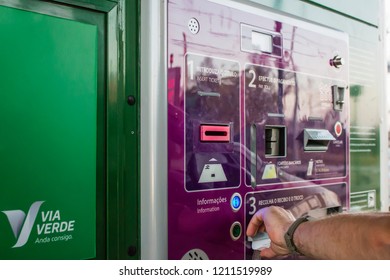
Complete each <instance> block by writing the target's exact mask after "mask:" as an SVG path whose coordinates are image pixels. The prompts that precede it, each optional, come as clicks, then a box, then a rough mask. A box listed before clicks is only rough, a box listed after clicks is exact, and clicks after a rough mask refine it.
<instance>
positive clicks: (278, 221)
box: [246, 206, 295, 258]
mask: <svg viewBox="0 0 390 280" xmlns="http://www.w3.org/2000/svg"><path fill="white" fill-rule="evenodd" d="M294 221H295V218H294V217H293V215H292V214H291V213H290V212H288V211H286V210H284V209H283V208H280V207H275V206H270V207H266V208H262V209H260V210H259V211H257V212H256V213H255V215H253V217H252V219H251V220H250V222H249V224H248V228H247V231H246V235H247V236H250V237H253V236H255V235H256V233H257V232H258V231H262V232H264V231H266V232H267V233H268V236H269V238H270V239H271V246H270V248H267V249H263V250H261V252H260V255H261V257H264V258H273V257H276V256H281V255H287V254H288V253H289V251H288V249H287V245H286V242H285V241H284V234H285V233H286V232H287V230H288V228H289V227H290V225H291V224H292V223H293V222H294Z"/></svg>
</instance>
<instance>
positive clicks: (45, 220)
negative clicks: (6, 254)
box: [2, 201, 76, 248]
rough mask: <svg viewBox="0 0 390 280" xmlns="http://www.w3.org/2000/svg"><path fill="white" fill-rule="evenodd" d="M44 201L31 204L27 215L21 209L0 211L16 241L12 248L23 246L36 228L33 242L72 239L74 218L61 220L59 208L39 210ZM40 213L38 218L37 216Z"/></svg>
mask: <svg viewBox="0 0 390 280" xmlns="http://www.w3.org/2000/svg"><path fill="white" fill-rule="evenodd" d="M43 203H44V201H36V202H34V203H33V204H31V206H30V209H29V210H28V212H27V215H26V213H25V212H23V211H22V210H6V211H2V212H3V213H4V214H5V215H6V216H7V218H8V221H9V224H10V225H11V229H12V232H13V234H14V236H15V238H16V243H15V245H14V246H13V247H12V248H19V247H22V246H24V245H25V244H26V243H27V242H28V240H29V238H30V235H31V233H32V232H33V231H34V229H36V232H35V235H36V236H37V238H36V240H35V242H34V243H35V244H41V243H43V244H45V243H49V242H59V241H69V240H72V239H73V236H72V234H71V233H72V232H73V231H74V226H75V222H76V221H75V220H65V221H64V220H62V219H61V211H60V210H48V211H40V209H41V206H42V204H43ZM39 213H40V214H41V215H40V216H41V217H40V219H39V218H38V216H39Z"/></svg>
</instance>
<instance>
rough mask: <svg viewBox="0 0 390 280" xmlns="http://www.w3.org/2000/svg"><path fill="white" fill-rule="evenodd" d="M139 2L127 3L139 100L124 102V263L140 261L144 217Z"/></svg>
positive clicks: (133, 84) (129, 87)
mask: <svg viewBox="0 0 390 280" xmlns="http://www.w3.org/2000/svg"><path fill="white" fill-rule="evenodd" d="M139 10H140V3H139V1H126V38H127V44H126V67H125V68H126V77H125V85H126V89H125V92H127V93H130V94H131V95H133V96H134V97H135V100H136V103H135V104H134V105H133V106H129V105H128V104H127V103H126V102H123V104H124V106H125V108H124V121H125V127H126V129H125V137H126V140H125V147H124V148H125V151H126V162H125V170H126V172H125V178H124V185H125V191H124V194H125V199H126V201H127V203H126V207H125V208H124V213H123V214H124V217H123V218H124V221H125V229H124V233H125V235H124V244H123V245H124V246H123V247H122V248H126V249H127V250H126V251H123V250H122V251H121V254H120V256H119V258H121V259H124V258H126V259H139V258H140V256H141V255H140V238H139V234H140V233H139V231H140V226H139V225H140V213H139V207H140V205H139V197H140V193H139V185H140V176H139V173H140V170H139V162H140V160H139V156H140V148H139V145H140V144H139V137H140V129H139V121H140V118H139V106H140V103H139V102H138V101H139V100H140V96H139V92H140V90H139V79H140V77H139V73H140V69H139V63H138V61H139V44H138V41H139V40H138V38H139V31H138V28H139V24H138V23H139V15H140V11H139Z"/></svg>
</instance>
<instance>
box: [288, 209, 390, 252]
mask: <svg viewBox="0 0 390 280" xmlns="http://www.w3.org/2000/svg"><path fill="white" fill-rule="evenodd" d="M294 243H295V245H296V246H297V248H298V250H299V252H301V253H302V254H304V255H306V256H308V257H311V258H315V259H390V214H388V213H386V214H377V215H364V214H359V215H343V214H341V215H337V216H333V217H330V218H325V219H323V220H318V221H311V222H306V223H303V224H301V225H300V226H299V227H298V228H297V230H296V231H295V234H294Z"/></svg>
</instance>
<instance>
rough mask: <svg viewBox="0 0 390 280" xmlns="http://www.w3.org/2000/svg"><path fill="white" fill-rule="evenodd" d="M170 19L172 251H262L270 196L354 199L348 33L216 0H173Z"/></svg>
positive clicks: (323, 205)
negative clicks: (256, 232)
mask: <svg viewBox="0 0 390 280" xmlns="http://www.w3.org/2000/svg"><path fill="white" fill-rule="evenodd" d="M233 4H234V5H233ZM167 30H168V32H167V33H168V38H167V40H168V56H169V57H170V58H171V62H172V63H171V64H170V65H169V67H168V69H167V71H168V95H167V98H168V163H167V164H168V257H169V258H170V259H253V258H256V256H258V254H256V252H257V250H259V249H260V248H261V247H262V246H269V239H267V236H259V237H256V238H255V239H253V238H252V239H251V238H248V237H247V236H246V235H245V231H246V227H247V224H248V222H249V220H250V218H251V217H252V216H253V215H254V214H255V213H256V211H258V210H259V209H261V208H263V207H267V206H270V205H278V206H282V207H284V208H285V209H287V210H288V211H290V212H291V213H292V214H293V215H294V216H295V217H300V216H302V215H305V214H307V213H310V212H311V211H314V210H318V209H328V212H329V209H332V211H333V210H335V209H348V207H349V205H348V201H349V146H348V145H349V144H348V143H349V84H348V37H347V35H346V34H344V33H341V32H338V31H335V30H332V29H327V28H325V27H323V26H316V25H314V24H312V23H308V22H305V21H303V20H302V21H301V20H297V19H295V18H294V19H292V18H288V17H286V16H282V15H279V14H274V13H271V12H268V11H261V10H257V9H256V8H253V7H247V6H245V5H244V4H237V3H234V2H233V1H226V3H224V4H218V3H214V2H210V1H206V0H199V1H191V2H188V1H179V0H172V1H169V2H168V17H167Z"/></svg>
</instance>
